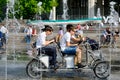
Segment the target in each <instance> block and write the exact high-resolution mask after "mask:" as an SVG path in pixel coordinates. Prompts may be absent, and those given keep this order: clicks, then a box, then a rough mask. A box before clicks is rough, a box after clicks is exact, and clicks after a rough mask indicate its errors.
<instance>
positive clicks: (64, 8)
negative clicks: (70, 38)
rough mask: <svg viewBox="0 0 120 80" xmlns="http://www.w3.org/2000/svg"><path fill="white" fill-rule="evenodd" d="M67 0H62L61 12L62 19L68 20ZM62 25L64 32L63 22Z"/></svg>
mask: <svg viewBox="0 0 120 80" xmlns="http://www.w3.org/2000/svg"><path fill="white" fill-rule="evenodd" d="M67 1H68V0H63V14H62V18H63V20H68V19H69V15H68V5H67ZM63 27H64V32H65V31H66V25H65V24H64V25H63Z"/></svg>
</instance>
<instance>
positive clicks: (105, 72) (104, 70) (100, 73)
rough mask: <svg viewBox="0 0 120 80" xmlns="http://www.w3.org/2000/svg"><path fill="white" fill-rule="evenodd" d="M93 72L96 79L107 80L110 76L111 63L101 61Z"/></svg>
mask: <svg viewBox="0 0 120 80" xmlns="http://www.w3.org/2000/svg"><path fill="white" fill-rule="evenodd" d="M93 71H94V74H95V75H96V77H98V78H100V79H106V78H107V77H108V76H109V74H110V66H109V63H108V62H107V61H99V62H97V63H96V65H95V67H94V69H93Z"/></svg>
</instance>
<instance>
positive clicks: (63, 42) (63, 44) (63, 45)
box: [60, 32, 71, 51]
mask: <svg viewBox="0 0 120 80" xmlns="http://www.w3.org/2000/svg"><path fill="white" fill-rule="evenodd" d="M70 39H71V34H70V33H69V32H66V33H65V35H63V37H62V38H61V40H60V47H61V50H62V51H64V49H65V48H66V47H67V46H66V42H70Z"/></svg>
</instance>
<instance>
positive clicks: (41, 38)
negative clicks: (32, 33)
mask: <svg viewBox="0 0 120 80" xmlns="http://www.w3.org/2000/svg"><path fill="white" fill-rule="evenodd" d="M45 41H46V33H45V32H42V33H40V34H39V35H38V38H37V43H36V47H37V49H38V48H41V47H42V46H43V44H45Z"/></svg>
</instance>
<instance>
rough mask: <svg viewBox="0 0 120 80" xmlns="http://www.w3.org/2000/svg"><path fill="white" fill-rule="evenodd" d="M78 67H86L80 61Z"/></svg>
mask: <svg viewBox="0 0 120 80" xmlns="http://www.w3.org/2000/svg"><path fill="white" fill-rule="evenodd" d="M77 66H78V68H83V67H85V65H83V64H81V63H78V65H77Z"/></svg>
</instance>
